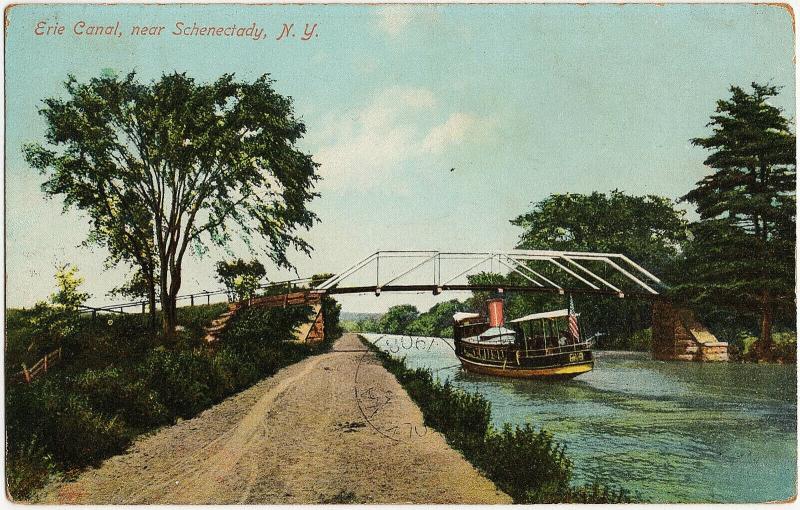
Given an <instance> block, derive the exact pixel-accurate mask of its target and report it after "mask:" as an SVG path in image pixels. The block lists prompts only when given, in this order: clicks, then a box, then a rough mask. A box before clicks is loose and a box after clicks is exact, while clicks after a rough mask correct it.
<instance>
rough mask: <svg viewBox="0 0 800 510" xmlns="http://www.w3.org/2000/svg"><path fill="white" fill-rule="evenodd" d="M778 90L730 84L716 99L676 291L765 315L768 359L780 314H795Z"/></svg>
mask: <svg viewBox="0 0 800 510" xmlns="http://www.w3.org/2000/svg"><path fill="white" fill-rule="evenodd" d="M778 92H779V89H778V88H777V87H774V86H771V85H761V84H758V83H753V84H752V92H747V91H745V90H744V89H742V88H740V87H737V86H733V87H731V88H730V93H731V97H730V98H729V99H720V100H719V101H717V108H716V112H715V114H713V115H712V116H711V121H710V122H709V123H708V127H710V128H711V129H712V134H711V135H710V136H708V137H704V138H695V139H693V140H692V143H693V144H694V145H696V146H698V147H703V148H705V149H708V150H709V151H711V154H710V155H709V156H708V158H707V159H706V160H705V164H706V165H707V166H708V167H710V168H711V169H712V170H713V171H712V172H711V173H710V174H709V175H707V176H706V177H704V178H703V179H702V180H700V181H699V182H698V183H697V186H696V187H695V189H693V190H692V191H690V192H689V193H688V194H687V195H686V196H685V197H684V200H686V201H687V202H690V203H692V204H694V205H695V206H696V207H697V212H698V214H699V215H700V221H698V222H696V223H694V224H693V225H692V228H691V230H692V234H693V239H692V242H691V243H690V244H689V245H688V247H687V254H686V255H687V256H686V267H687V268H688V270H689V272H688V274H687V275H686V279H685V281H684V282H683V283H682V285H680V286H679V287H678V289H677V290H678V291H680V292H685V293H687V294H688V295H689V296H691V298H692V299H693V300H694V301H695V302H696V303H698V304H699V305H701V306H705V307H716V308H723V309H725V308H727V309H733V310H736V311H737V312H738V313H744V314H747V315H758V316H759V317H760V329H761V333H760V340H759V342H760V344H761V346H760V351H761V353H762V354H763V355H764V356H766V357H768V356H769V351H770V344H771V328H772V323H773V320H774V316H775V313H784V314H785V313H787V312H788V313H792V312H793V310H794V308H795V300H794V286H795V279H794V274H795V256H794V248H795V187H796V180H797V178H796V161H795V143H796V140H795V135H794V134H793V133H792V132H791V130H790V124H789V120H788V119H787V118H786V117H784V115H783V112H782V111H781V109H779V108H777V107H775V106H773V105H771V104H769V99H770V98H771V97H774V96H776V95H777V94H778Z"/></svg>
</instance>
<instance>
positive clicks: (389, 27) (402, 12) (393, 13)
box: [378, 7, 412, 37]
mask: <svg viewBox="0 0 800 510" xmlns="http://www.w3.org/2000/svg"><path fill="white" fill-rule="evenodd" d="M411 18H412V14H411V10H410V9H409V8H408V7H384V8H383V9H381V11H380V13H379V14H378V27H379V28H380V29H381V30H383V31H384V32H386V33H387V34H389V35H390V36H391V37H396V36H398V35H399V34H400V33H401V32H402V31H403V30H405V28H406V26H407V25H408V24H409V23H411Z"/></svg>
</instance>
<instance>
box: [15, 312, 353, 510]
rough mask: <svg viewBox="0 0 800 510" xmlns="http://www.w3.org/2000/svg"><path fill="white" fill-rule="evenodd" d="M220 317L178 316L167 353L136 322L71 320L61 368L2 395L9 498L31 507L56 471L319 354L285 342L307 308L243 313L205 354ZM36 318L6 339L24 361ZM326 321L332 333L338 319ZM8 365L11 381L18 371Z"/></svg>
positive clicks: (124, 318) (18, 316)
mask: <svg viewBox="0 0 800 510" xmlns="http://www.w3.org/2000/svg"><path fill="white" fill-rule="evenodd" d="M331 302H332V304H330V303H329V305H328V306H331V309H332V310H333V313H336V314H338V305H336V303H335V302H333V300H331ZM226 308H227V305H226V304H216V305H210V306H207V305H206V306H197V307H193V308H181V309H179V310H178V321H179V323H180V324H181V325H183V326H184V327H185V331H184V332H183V337H184V338H183V340H182V341H180V342H176V343H174V344H172V345H170V346H169V347H166V346H162V345H159V339H158V338H157V337H154V336H153V334H152V332H151V331H149V329H148V327H147V322H146V320H143V319H144V318H146V317H143V316H141V315H138V314H127V315H114V316H109V315H104V316H98V317H97V318H96V319H95V320H92V319H91V317H90V316H81V317H77V316H76V317H77V319H76V324H77V326H78V333H79V334H76V335H74V336H71V337H70V338H69V339H68V340H67V341H65V347H64V348H65V351H67V352H68V354H66V355H65V360H64V361H63V362H62V364H61V365H59V366H58V368H57V369H56V370H53V371H51V372H50V373H48V374H47V375H45V376H42V377H40V378H38V379H36V380H34V381H33V382H32V383H31V384H17V383H15V384H9V385H7V386H6V395H5V398H6V433H7V444H8V448H7V456H8V459H7V460H8V463H7V471H6V472H7V483H8V487H9V494H11V495H12V497H13V498H15V499H24V498H27V497H29V496H30V494H31V492H32V491H33V490H34V489H35V488H37V487H40V486H41V485H42V484H44V483H45V481H46V480H47V478H48V476H50V475H53V474H54V473H56V472H57V471H69V470H73V469H75V468H82V467H85V466H87V465H89V464H93V463H95V462H97V461H99V460H102V459H104V458H106V457H108V456H110V455H114V454H117V453H121V452H122V451H123V450H124V449H125V448H126V447H127V446H128V445H129V444H130V442H131V440H132V439H133V438H134V437H135V436H136V435H137V434H139V433H141V432H143V431H146V430H149V429H152V428H153V427H155V426H158V425H162V424H165V423H170V422H171V421H172V420H174V419H175V418H177V417H182V418H189V417H192V416H194V415H195V414H197V413H198V412H200V411H202V410H203V409H205V408H207V407H209V406H210V405H211V404H213V403H216V402H219V401H220V400H222V399H223V398H225V397H227V396H229V395H231V394H233V393H234V392H236V391H239V390H241V389H243V388H246V387H248V386H250V385H251V384H253V383H255V382H257V381H258V380H259V379H261V378H263V377H265V376H268V375H271V374H273V373H274V372H276V371H277V370H279V369H280V368H283V367H285V366H287V365H289V364H291V363H294V362H297V361H299V360H301V359H303V358H304V357H306V356H308V355H310V354H312V353H314V352H319V349H320V347H317V348H312V347H309V346H305V345H299V344H294V343H291V342H288V340H291V339H292V338H293V334H292V332H293V329H294V328H295V327H296V326H297V325H299V323H300V322H302V321H305V320H307V316H308V314H309V312H310V309H309V308H303V307H299V308H298V307H289V308H286V309H283V308H274V309H267V308H253V309H250V310H244V311H243V312H241V313H240V314H237V316H236V318H235V319H234V320H233V322H232V324H231V327H230V328H229V330H228V331H226V334H225V335H224V337H223V339H222V343H221V345H220V346H219V347H218V348H217V350H216V351H213V350H209V349H207V348H206V347H205V346H204V344H203V342H202V336H203V333H204V331H203V329H204V327H205V326H208V325H209V324H210V322H211V320H212V319H214V318H215V317H217V316H218V315H219V314H220V313H222V312H223V311H224V310H225V309H226ZM32 313H33V312H31V311H18V312H15V313H12V314H9V316H10V319H9V331H8V336H9V338H14V339H15V343H14V352H15V353H17V355H18V356H20V357H21V356H24V355H25V353H26V352H27V350H26V348H25V347H24V344H25V342H26V341H27V338H26V335H27V332H26V328H30V324H31V323H30V321H31V314H32ZM331 320H332V321H333V323H332V324H333V325H334V326H332V327H336V326H337V325H338V317H331ZM11 326H13V327H14V328H13V330H11ZM18 359H19V358H18ZM8 363H9V361H8V359H6V373H7V374H9V372H10V370H11V369H13V368H14V367H13V366H12V367H10V366H9V364H8ZM16 370H18V368H17V369H16ZM16 370H14V371H16Z"/></svg>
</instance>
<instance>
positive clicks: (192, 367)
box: [137, 349, 215, 418]
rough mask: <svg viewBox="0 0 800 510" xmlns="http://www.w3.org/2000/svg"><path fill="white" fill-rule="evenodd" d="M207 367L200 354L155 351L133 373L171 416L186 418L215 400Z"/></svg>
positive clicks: (208, 364) (209, 366) (209, 365)
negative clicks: (150, 390) (153, 392)
mask: <svg viewBox="0 0 800 510" xmlns="http://www.w3.org/2000/svg"><path fill="white" fill-rule="evenodd" d="M211 368H212V367H211V361H210V359H209V358H208V357H207V356H204V355H202V354H200V353H196V352H194V351H178V352H174V351H167V350H165V349H156V350H154V351H153V352H152V353H150V355H149V356H148V357H147V358H146V359H145V360H144V363H142V364H141V365H140V366H138V367H137V372H138V374H139V377H140V378H141V379H142V380H143V381H145V384H146V386H147V387H148V388H150V389H152V390H154V391H155V392H156V393H157V394H158V399H159V400H160V401H161V402H163V403H164V405H165V406H166V408H167V409H168V410H169V412H170V414H171V416H172V417H181V418H189V417H191V416H194V415H195V414H197V413H198V412H199V411H201V410H203V409H205V408H206V407H208V406H209V405H211V404H212V403H213V402H214V400H215V399H214V398H213V397H212V391H211V388H210V385H209V382H210V380H211V378H212V377H213V374H212V370H211Z"/></svg>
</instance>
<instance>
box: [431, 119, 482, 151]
mask: <svg viewBox="0 0 800 510" xmlns="http://www.w3.org/2000/svg"><path fill="white" fill-rule="evenodd" d="M488 124H489V123H488V122H487V121H486V120H484V119H480V118H478V117H476V116H475V115H472V114H470V113H464V112H456V113H453V114H452V115H450V118H449V119H447V120H446V121H445V122H444V123H443V124H440V125H438V126H434V127H433V129H431V130H430V132H429V133H428V135H427V136H426V137H425V140H424V141H423V142H422V148H423V150H425V151H428V152H433V153H440V152H442V151H444V150H445V149H447V148H448V147H450V146H452V145H458V144H460V143H461V142H463V141H464V140H466V139H467V138H472V139H482V138H484V137H485V136H486V134H487V131H488V127H489V126H488Z"/></svg>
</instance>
